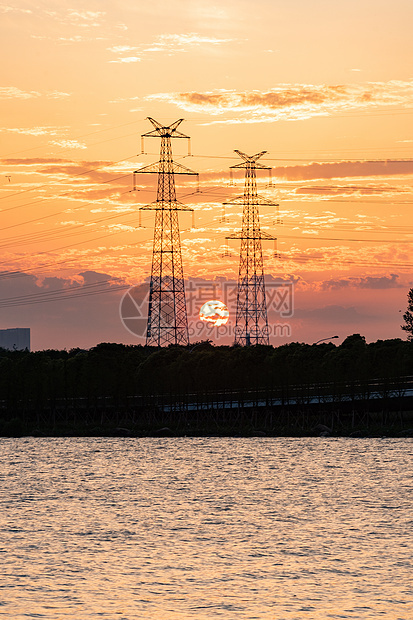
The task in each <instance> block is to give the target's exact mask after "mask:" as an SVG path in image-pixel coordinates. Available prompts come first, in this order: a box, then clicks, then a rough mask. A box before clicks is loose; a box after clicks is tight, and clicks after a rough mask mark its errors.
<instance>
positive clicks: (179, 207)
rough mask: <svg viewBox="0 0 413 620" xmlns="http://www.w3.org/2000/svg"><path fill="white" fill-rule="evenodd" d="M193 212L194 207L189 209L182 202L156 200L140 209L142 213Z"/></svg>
mask: <svg viewBox="0 0 413 620" xmlns="http://www.w3.org/2000/svg"><path fill="white" fill-rule="evenodd" d="M162 209H163V210H164V211H193V209H192V207H188V206H186V205H184V204H182V203H181V202H178V201H176V202H172V203H171V202H165V201H160V200H159V201H158V200H155V201H154V202H151V203H150V204H149V205H145V206H144V207H139V210H140V211H161V210H162Z"/></svg>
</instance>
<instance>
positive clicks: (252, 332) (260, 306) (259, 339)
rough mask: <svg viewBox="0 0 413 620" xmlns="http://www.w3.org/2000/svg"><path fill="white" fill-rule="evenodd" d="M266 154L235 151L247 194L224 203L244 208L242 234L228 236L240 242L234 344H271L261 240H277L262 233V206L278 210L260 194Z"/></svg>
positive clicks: (265, 167)
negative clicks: (259, 179)
mask: <svg viewBox="0 0 413 620" xmlns="http://www.w3.org/2000/svg"><path fill="white" fill-rule="evenodd" d="M266 152H267V151H262V152H261V153H257V154H256V155H251V156H249V155H246V154H245V153H242V152H241V151H237V150H236V151H235V153H237V154H238V155H239V156H240V157H241V159H243V160H244V161H243V162H242V163H240V164H236V165H235V166H231V169H233V168H244V169H245V185H244V194H243V195H242V196H238V197H237V198H234V199H233V200H231V201H229V202H227V203H224V204H230V205H242V207H243V212H242V227H241V231H240V232H238V233H235V234H234V235H230V236H228V237H226V238H227V239H240V240H241V249H240V260H239V272H238V289H237V312H236V325H235V344H240V345H250V344H267V345H268V344H269V343H270V341H269V329H268V318H267V304H266V301H265V282H264V265H263V260H262V239H268V240H270V239H272V240H276V237H273V236H271V235H269V234H268V233H266V232H262V231H261V229H260V215H259V206H260V205H265V206H275V207H278V205H277V204H275V203H273V202H271V201H269V200H266V199H265V198H262V197H260V196H258V194H257V179H256V169H257V168H258V169H260V170H271V168H270V167H269V166H263V165H262V164H259V163H257V160H258V159H259V158H260V157H262V156H263V155H264V153H266Z"/></svg>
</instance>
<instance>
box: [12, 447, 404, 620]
mask: <svg viewBox="0 0 413 620" xmlns="http://www.w3.org/2000/svg"><path fill="white" fill-rule="evenodd" d="M412 452H413V441H412V440H411V439H344V438H340V439H333V438H312V439H286V438H275V439H273V438H250V439H237V438H234V439H228V438H202V439H199V438H190V439H186V438H183V439H182V438H180V439H176V438H174V439H170V438H167V439H147V438H146V439H129V438H128V439H106V438H105V439H96V438H84V439H83V438H82V439H67V438H64V439H43V438H42V439H38V438H23V439H1V440H0V465H1V470H0V473H1V505H0V508H1V517H0V533H1V544H0V584H1V589H0V597H1V598H0V618H7V619H8V620H9V619H10V620H20V619H28V618H47V619H50V620H60V619H62V620H63V619H70V620H89V619H92V618H93V619H96V618H97V619H101V618H102V619H107V620H115V619H125V620H132V619H142V618H143V619H146V618H148V619H152V618H154V619H155V618H156V619H162V620H175V619H178V618H179V619H183V618H188V619H195V620H199V619H204V618H221V619H228V620H236V619H238V618H239V619H245V618H248V619H253V618H258V619H261V618H266V619H267V618H268V619H269V618H271V619H275V620H282V619H284V618H285V619H286V620H287V619H288V620H293V619H294V620H303V619H307V618H308V619H311V620H319V619H323V620H324V619H326V618H356V619H358V620H359V619H367V618H371V619H374V620H377V619H378V618H386V619H391V620H412V618H413V591H412V583H413V578H412V576H413V571H412V548H413V546H412V532H413V522H412V508H411V499H412V493H411V492H412V477H411V473H412Z"/></svg>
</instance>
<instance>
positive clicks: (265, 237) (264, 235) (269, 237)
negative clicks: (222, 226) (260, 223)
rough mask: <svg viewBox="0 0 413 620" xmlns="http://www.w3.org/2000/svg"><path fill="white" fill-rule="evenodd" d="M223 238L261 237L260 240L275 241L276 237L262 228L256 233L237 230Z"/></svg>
mask: <svg viewBox="0 0 413 620" xmlns="http://www.w3.org/2000/svg"><path fill="white" fill-rule="evenodd" d="M225 239H243V240H245V239H261V240H262V241H277V237H273V236H272V235H269V234H268V233H266V232H263V231H262V230H261V231H259V232H257V233H256V234H254V233H253V234H252V235H250V234H245V233H244V232H238V233H234V234H233V235H230V236H229V237H225Z"/></svg>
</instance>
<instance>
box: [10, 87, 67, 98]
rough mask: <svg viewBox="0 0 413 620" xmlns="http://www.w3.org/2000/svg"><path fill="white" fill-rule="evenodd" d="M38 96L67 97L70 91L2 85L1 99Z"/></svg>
mask: <svg viewBox="0 0 413 620" xmlns="http://www.w3.org/2000/svg"><path fill="white" fill-rule="evenodd" d="M38 97H47V99H64V98H66V97H70V93H63V92H60V91H57V90H53V91H49V92H46V93H39V92H38V91H36V90H29V91H27V90H21V89H20V88H17V87H16V86H1V87H0V99H37V98H38Z"/></svg>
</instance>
